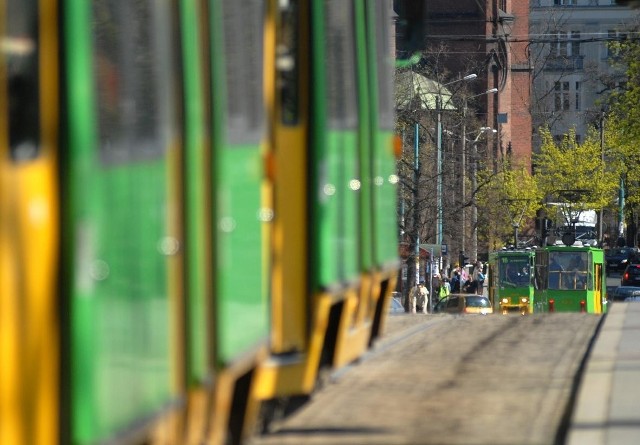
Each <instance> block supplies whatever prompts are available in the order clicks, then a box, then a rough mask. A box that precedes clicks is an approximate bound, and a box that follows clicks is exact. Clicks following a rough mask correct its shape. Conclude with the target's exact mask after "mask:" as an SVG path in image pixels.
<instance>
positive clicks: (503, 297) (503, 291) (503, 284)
mask: <svg viewBox="0 0 640 445" xmlns="http://www.w3.org/2000/svg"><path fill="white" fill-rule="evenodd" d="M534 259H535V252H534V251H533V250H530V249H528V250H502V251H497V252H491V253H490V254H489V286H488V291H489V299H490V300H491V304H492V305H493V310H494V313H502V314H507V313H511V312H519V313H521V314H522V315H526V314H529V313H531V312H533V284H534V282H533V278H532V273H531V272H532V271H533V266H534Z"/></svg>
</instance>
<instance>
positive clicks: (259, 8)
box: [222, 0, 266, 145]
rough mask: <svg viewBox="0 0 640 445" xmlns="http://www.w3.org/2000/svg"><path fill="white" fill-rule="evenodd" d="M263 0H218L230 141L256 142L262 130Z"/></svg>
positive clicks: (239, 143) (227, 126) (235, 143)
mask: <svg viewBox="0 0 640 445" xmlns="http://www.w3.org/2000/svg"><path fill="white" fill-rule="evenodd" d="M265 3H266V2H263V1H262V0H251V1H243V2H238V1H227V2H222V10H223V15H224V18H223V19H224V22H223V27H224V45H225V53H224V57H225V61H224V62H225V68H226V86H227V97H226V103H227V108H226V109H227V116H226V128H227V136H228V138H229V142H230V143H231V144H233V145H243V144H257V143H259V142H260V141H261V140H262V138H263V136H264V133H265V131H266V122H265V119H264V115H265V106H264V94H263V90H264V88H263V81H262V72H263V69H262V67H263V58H264V51H263V46H264V25H263V22H264V11H265V9H264V4H265Z"/></svg>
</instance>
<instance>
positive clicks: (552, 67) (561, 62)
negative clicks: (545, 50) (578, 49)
mask: <svg viewBox="0 0 640 445" xmlns="http://www.w3.org/2000/svg"><path fill="white" fill-rule="evenodd" d="M583 68H584V56H555V57H553V56H551V57H549V58H548V59H547V61H546V62H545V64H544V70H545V71H562V72H572V71H582V70H583Z"/></svg>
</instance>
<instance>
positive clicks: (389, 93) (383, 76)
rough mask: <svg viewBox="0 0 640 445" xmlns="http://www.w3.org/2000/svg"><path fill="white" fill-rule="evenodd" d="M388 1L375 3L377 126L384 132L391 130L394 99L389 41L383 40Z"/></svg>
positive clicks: (389, 18) (388, 21)
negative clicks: (377, 90)
mask: <svg viewBox="0 0 640 445" xmlns="http://www.w3.org/2000/svg"><path fill="white" fill-rule="evenodd" d="M389 3H390V1H389V0H383V1H376V2H375V4H376V25H375V26H376V28H377V29H376V33H375V34H376V40H377V42H376V44H377V53H378V54H377V57H376V63H377V73H378V89H379V92H378V107H379V115H378V121H379V122H378V125H379V126H380V128H382V129H385V130H393V126H394V118H393V109H394V103H393V102H394V98H393V89H392V87H391V86H392V85H393V75H394V67H393V61H392V58H391V48H390V46H391V45H390V43H391V42H390V40H389V39H388V38H384V36H388V35H389V28H390V25H391V17H390V16H389V13H390V11H392V10H393V9H392V7H391V5H390V4H389Z"/></svg>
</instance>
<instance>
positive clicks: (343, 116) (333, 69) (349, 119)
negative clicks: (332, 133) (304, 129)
mask: <svg viewBox="0 0 640 445" xmlns="http://www.w3.org/2000/svg"><path fill="white" fill-rule="evenodd" d="M324 25H325V28H326V35H327V36H326V38H327V40H326V42H325V46H326V49H327V60H326V63H325V67H326V73H327V104H328V105H327V108H328V110H327V112H328V117H329V125H330V127H331V128H332V129H342V130H350V129H353V128H355V127H356V126H357V124H358V115H357V96H356V94H357V93H356V90H357V88H356V67H355V63H354V60H355V32H354V31H355V30H354V16H353V3H352V2H345V1H343V0H328V1H327V2H326V3H325V23H324Z"/></svg>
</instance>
